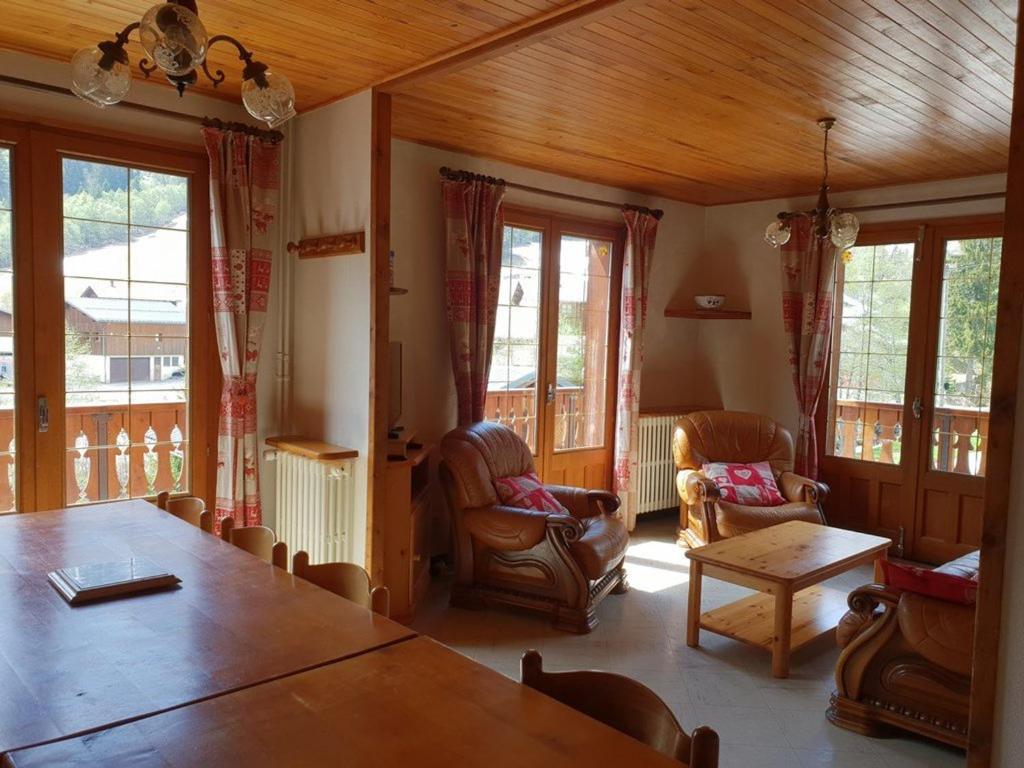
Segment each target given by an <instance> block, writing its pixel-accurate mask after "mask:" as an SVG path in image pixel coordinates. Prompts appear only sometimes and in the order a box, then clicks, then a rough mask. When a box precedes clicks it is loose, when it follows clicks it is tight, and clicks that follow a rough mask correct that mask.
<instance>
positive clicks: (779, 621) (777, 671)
mask: <svg viewBox="0 0 1024 768" xmlns="http://www.w3.org/2000/svg"><path fill="white" fill-rule="evenodd" d="M792 632H793V592H792V590H790V589H786V588H784V587H779V590H778V592H776V593H775V636H774V638H773V640H772V677H789V645H790V639H791V637H792Z"/></svg>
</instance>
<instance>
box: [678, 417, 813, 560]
mask: <svg viewBox="0 0 1024 768" xmlns="http://www.w3.org/2000/svg"><path fill="white" fill-rule="evenodd" d="M672 454H673V457H674V458H675V463H676V469H678V470H679V471H678V474H677V475H676V488H677V489H678V491H679V499H680V505H679V542H680V544H685V545H686V546H690V547H699V546H701V545H703V544H708V543H710V542H713V541H718V540H719V539H724V538H728V537H730V536H738V535H740V534H742V533H748V532H750V531H755V530H758V529H760V528H767V527H769V526H771V525H776V524H778V523H785V522H788V521H790V520H805V521H807V522H809V523H821V524H823V525H824V524H825V516H824V513H823V512H822V511H821V504H822V502H823V501H824V500H825V497H826V496H827V495H828V486H827V485H825V484H824V483H819V482H817V481H816V480H811V479H810V478H807V477H803V476H801V475H798V474H796V473H794V472H793V438H792V437H791V436H790V434H789V432H788V431H787V430H786V429H785V428H784V427H783V426H782V425H780V424H778V423H777V422H776V421H774V420H773V419H770V418H768V417H767V416H759V415H758V414H754V413H742V412H740V411H695V412H694V413H689V414H687V415H686V416H683V417H682V418H680V419H679V421H677V422H676V427H675V432H674V433H673V436H672ZM761 461H767V462H768V463H769V464H770V465H771V468H772V472H773V474H774V475H775V480H776V483H777V484H778V486H779V491H780V492H781V493H782V496H783V498H785V499H786V503H785V504H780V505H779V506H776V507H752V506H746V505H743V504H732V503H729V502H727V501H723V500H722V497H721V494H720V493H719V491H718V486H716V485H715V484H714V483H713V482H712V481H710V480H708V479H707V478H706V477H704V473H703V472H702V471H701V467H702V466H703V465H704V464H705V463H713V462H738V463H743V464H754V463H757V462H761Z"/></svg>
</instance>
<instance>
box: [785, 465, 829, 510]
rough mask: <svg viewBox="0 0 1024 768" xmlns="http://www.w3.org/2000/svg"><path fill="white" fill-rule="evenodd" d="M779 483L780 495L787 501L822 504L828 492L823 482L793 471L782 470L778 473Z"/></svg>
mask: <svg viewBox="0 0 1024 768" xmlns="http://www.w3.org/2000/svg"><path fill="white" fill-rule="evenodd" d="M779 485H780V486H781V490H782V495H783V496H785V497H786V499H787V500H789V501H805V502H807V503H808V504H823V503H824V501H825V499H826V498H828V494H829V487H828V486H827V485H826V484H825V483H821V482H818V481H817V480H811V478H809V477H804V476H803V475H798V474H796V473H795V472H783V473H782V474H781V475H779Z"/></svg>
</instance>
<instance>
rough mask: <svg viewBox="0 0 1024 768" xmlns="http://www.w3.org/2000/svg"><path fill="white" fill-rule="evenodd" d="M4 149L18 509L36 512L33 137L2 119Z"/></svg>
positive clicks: (0, 139) (22, 127)
mask: <svg viewBox="0 0 1024 768" xmlns="http://www.w3.org/2000/svg"><path fill="white" fill-rule="evenodd" d="M0 144H3V145H4V146H8V147H10V148H11V150H12V151H11V161H12V162H11V193H12V194H11V203H12V204H11V208H12V210H13V211H14V215H13V217H12V218H13V227H14V232H13V238H12V240H11V245H12V246H13V248H14V260H13V262H12V264H13V267H14V281H13V285H12V300H13V302H14V327H13V331H14V334H15V339H16V341H15V347H14V371H15V373H14V377H15V378H14V389H15V395H14V397H15V401H14V412H15V422H14V425H15V426H14V430H15V431H14V434H15V436H16V438H15V439H16V440H17V443H16V449H17V454H16V461H15V478H16V479H15V485H16V489H15V491H16V494H15V502H14V503H15V509H16V510H17V511H18V512H22V511H25V510H34V509H35V508H36V484H35V478H36V443H35V439H34V438H33V439H29V440H26V439H25V438H24V436H25V435H33V434H34V433H35V431H36V408H35V394H34V393H35V391H36V383H35V334H34V331H33V329H34V327H35V303H34V302H33V301H32V300H31V296H30V295H28V294H29V293H30V290H31V287H32V285H33V267H34V259H33V258H32V231H33V230H32V219H33V216H32V133H31V131H29V129H28V127H27V126H25V125H23V124H20V123H14V122H11V121H4V120H0Z"/></svg>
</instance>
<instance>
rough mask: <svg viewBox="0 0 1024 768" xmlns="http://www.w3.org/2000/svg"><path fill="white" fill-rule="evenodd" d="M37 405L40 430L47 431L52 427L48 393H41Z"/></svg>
mask: <svg viewBox="0 0 1024 768" xmlns="http://www.w3.org/2000/svg"><path fill="white" fill-rule="evenodd" d="M36 405H37V410H38V416H39V419H38V420H39V431H40V432H46V431H47V430H48V429H49V428H50V406H49V405H48V404H47V402H46V395H40V396H39V399H38V401H37V403H36Z"/></svg>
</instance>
